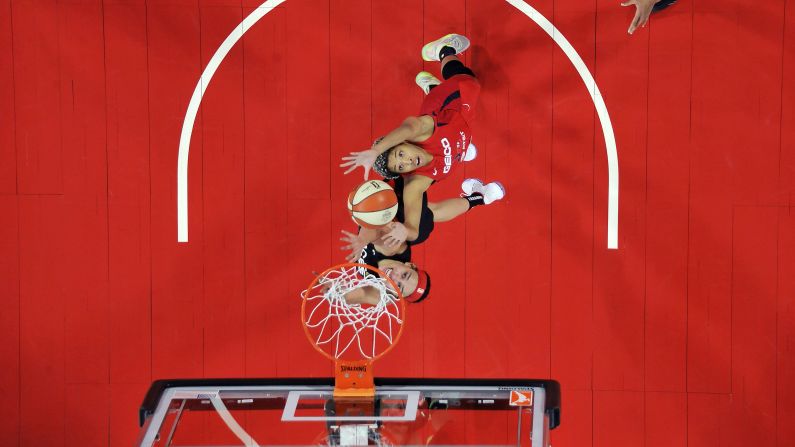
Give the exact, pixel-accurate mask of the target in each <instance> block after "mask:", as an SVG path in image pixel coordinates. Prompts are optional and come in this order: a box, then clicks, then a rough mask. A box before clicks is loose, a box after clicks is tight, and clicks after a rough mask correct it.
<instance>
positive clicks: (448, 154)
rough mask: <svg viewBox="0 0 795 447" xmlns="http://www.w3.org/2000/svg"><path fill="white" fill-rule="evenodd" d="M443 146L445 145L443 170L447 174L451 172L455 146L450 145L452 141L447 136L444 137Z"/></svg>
mask: <svg viewBox="0 0 795 447" xmlns="http://www.w3.org/2000/svg"><path fill="white" fill-rule="evenodd" d="M442 147H444V169H442V172H444V173H445V174H447V173H448V172H450V164H451V163H452V162H453V156H452V154H453V148H452V147H450V141H448V140H447V138H442Z"/></svg>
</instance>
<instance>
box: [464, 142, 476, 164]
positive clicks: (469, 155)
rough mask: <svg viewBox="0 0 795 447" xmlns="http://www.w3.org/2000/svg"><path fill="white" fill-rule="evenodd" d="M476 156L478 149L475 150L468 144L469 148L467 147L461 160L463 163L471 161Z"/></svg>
mask: <svg viewBox="0 0 795 447" xmlns="http://www.w3.org/2000/svg"><path fill="white" fill-rule="evenodd" d="M477 156H478V148H476V147H475V145H474V144H472V143H469V146H467V151H466V152H464V158H463V160H464V161H472V160H474V159H475V157H477Z"/></svg>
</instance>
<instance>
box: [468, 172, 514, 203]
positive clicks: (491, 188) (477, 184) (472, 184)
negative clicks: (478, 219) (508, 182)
mask: <svg viewBox="0 0 795 447" xmlns="http://www.w3.org/2000/svg"><path fill="white" fill-rule="evenodd" d="M461 190H462V191H464V195H467V196H469V195H472V194H473V193H479V194H482V195H483V203H484V204H486V205H488V204H490V203H493V202H496V201H497V200H500V199H502V198H503V197H505V187H504V186H502V183H500V182H491V183H486V184H485V185H484V184H483V181H482V180H480V179H476V178H468V179H466V180H464V182H463V183H461Z"/></svg>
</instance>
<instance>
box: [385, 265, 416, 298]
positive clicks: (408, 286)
mask: <svg viewBox="0 0 795 447" xmlns="http://www.w3.org/2000/svg"><path fill="white" fill-rule="evenodd" d="M384 273H386V276H388V277H389V279H391V280H392V281H394V282H395V284H396V285H397V286H398V289H400V293H402V294H403V296H406V295H411V294H412V293H414V290H416V289H417V281H418V280H419V277H418V276H417V271H416V270H414V269H413V268H411V267H409V266H408V265H406V264H401V263H399V262H396V263H395V264H393V265H390V266H389V267H387V268H385V269H384Z"/></svg>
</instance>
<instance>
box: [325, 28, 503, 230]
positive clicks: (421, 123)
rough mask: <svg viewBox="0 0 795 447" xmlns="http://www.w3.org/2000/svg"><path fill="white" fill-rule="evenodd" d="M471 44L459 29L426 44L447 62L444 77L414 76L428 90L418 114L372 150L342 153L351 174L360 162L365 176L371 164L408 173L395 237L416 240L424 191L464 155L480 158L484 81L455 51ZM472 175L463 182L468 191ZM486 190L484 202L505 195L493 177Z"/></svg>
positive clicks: (426, 51) (425, 53) (427, 56)
mask: <svg viewBox="0 0 795 447" xmlns="http://www.w3.org/2000/svg"><path fill="white" fill-rule="evenodd" d="M468 47H469V39H467V38H466V37H464V36H461V35H458V34H448V35H447V36H444V37H442V38H441V39H438V40H435V41H433V42H430V43H428V44H426V45H425V46H424V47H423V48H422V58H423V59H424V60H426V61H432V60H437V61H440V62H441V65H442V77H443V78H444V79H445V80H444V82H440V81H439V80H438V79H436V78H435V77H434V76H433V75H432V74H430V73H428V72H420V73H419V74H418V75H417V77H416V79H415V81H416V82H417V85H419V86H420V87H421V88H422V89H423V91H424V92H425V93H426V95H427V96H426V97H425V100H424V101H423V103H422V106H421V107H420V115H419V116H410V117H408V118H406V119H405V120H404V121H403V124H401V125H400V126H399V127H398V128H396V129H395V130H393V131H392V132H390V133H388V134H387V135H386V136H385V137H384V138H382V139H380V140H378V141H376V143H375V144H374V145H373V147H372V148H371V149H370V150H367V151H363V152H354V153H351V155H350V156H347V157H343V163H342V164H341V165H340V166H341V167H348V170H347V171H345V173H346V174H348V173H350V172H352V171H353V170H355V169H356V168H357V167H359V166H361V167H363V168H364V178H365V179H366V178H367V177H368V174H369V172H370V169H371V168H373V169H375V170H376V171H377V172H378V173H379V174H381V175H382V176H383V177H384V178H387V179H391V178H396V177H398V176H403V177H404V179H405V186H404V191H403V206H404V210H405V218H404V222H403V223H404V225H400V226H396V227H395V230H394V231H393V232H392V233H390V234H389V235H387V236H385V237H387V238H389V239H390V240H391V241H392V242H393V243H394V242H395V241H398V242H402V241H414V240H416V239H417V238H418V237H419V236H420V218H421V215H422V210H423V207H422V203H423V194H424V193H425V191H427V190H428V188H429V187H430V186H431V184H433V183H434V182H435V181H438V180H442V179H444V178H445V177H447V176H448V175H449V173H450V172H451V171H452V169H453V167H454V166H455V165H456V164H458V163H459V162H461V161H470V160H472V159H474V158H475V155H476V153H477V152H476V148H475V146H474V145H472V144H471V143H472V136H471V132H470V124H469V123H470V121H471V120H472V118H473V117H474V112H475V106H476V104H477V99H478V95H479V93H480V84H479V83H478V80H477V78H476V77H475V74H474V73H473V72H472V70H471V69H469V68H468V67H466V66H465V65H464V64H463V63H462V62H461V61H460V60H459V59H458V58H457V57H456V55H458V54H460V53H462V52H463V51H464V50H466V49H467V48H468ZM468 182H469V184H471V183H472V179H467V180H466V181H465V182H464V185H462V187H463V188H464V191H465V193H467V194H469V193H470V192H468V191H467V189H468V188H467V186H466V185H467V184H468ZM489 185H495V186H494V187H490V188H489V189H488V191H486V193H484V199H485V201H486V202H485V203H487V204H488V203H491V202H493V201H495V200H499V199H501V198H502V197H504V196H505V190H504V189H503V187H502V185H501V184H499V183H497V182H493V183H490V184H489Z"/></svg>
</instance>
